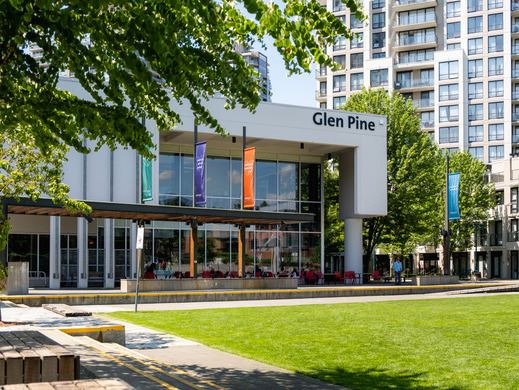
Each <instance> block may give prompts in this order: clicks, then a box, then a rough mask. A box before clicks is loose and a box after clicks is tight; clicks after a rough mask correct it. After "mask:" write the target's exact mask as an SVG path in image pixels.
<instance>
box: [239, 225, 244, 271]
mask: <svg viewBox="0 0 519 390" xmlns="http://www.w3.org/2000/svg"><path fill="white" fill-rule="evenodd" d="M244 256H245V226H243V225H241V226H240V230H239V231H238V276H239V277H240V278H243V274H244V272H243V271H244V266H243V265H244V262H243V257H244Z"/></svg>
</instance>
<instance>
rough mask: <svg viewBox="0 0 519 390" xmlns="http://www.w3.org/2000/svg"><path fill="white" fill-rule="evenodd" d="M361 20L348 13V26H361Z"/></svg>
mask: <svg viewBox="0 0 519 390" xmlns="http://www.w3.org/2000/svg"><path fill="white" fill-rule="evenodd" d="M362 27H363V26H362V20H360V19H357V17H356V16H355V14H351V15H350V28H362Z"/></svg>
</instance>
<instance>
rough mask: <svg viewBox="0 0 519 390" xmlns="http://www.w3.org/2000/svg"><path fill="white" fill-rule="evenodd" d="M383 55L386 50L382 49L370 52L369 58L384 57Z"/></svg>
mask: <svg viewBox="0 0 519 390" xmlns="http://www.w3.org/2000/svg"><path fill="white" fill-rule="evenodd" d="M385 56H386V52H384V51H381V52H378V53H372V54H371V58H373V59H375V58H384V57H385Z"/></svg>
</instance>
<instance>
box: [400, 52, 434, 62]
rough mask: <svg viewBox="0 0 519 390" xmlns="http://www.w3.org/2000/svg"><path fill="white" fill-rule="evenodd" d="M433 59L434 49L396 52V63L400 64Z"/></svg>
mask: <svg viewBox="0 0 519 390" xmlns="http://www.w3.org/2000/svg"><path fill="white" fill-rule="evenodd" d="M433 59H434V49H425V50H412V51H403V52H400V53H399V54H398V63H400V64H409V63H413V62H423V61H432V60H433Z"/></svg>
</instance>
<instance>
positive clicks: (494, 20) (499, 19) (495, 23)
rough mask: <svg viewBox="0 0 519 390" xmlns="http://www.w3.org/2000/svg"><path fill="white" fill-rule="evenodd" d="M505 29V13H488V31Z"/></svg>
mask: <svg viewBox="0 0 519 390" xmlns="http://www.w3.org/2000/svg"><path fill="white" fill-rule="evenodd" d="M502 29H503V14H492V15H488V31H496V30H502Z"/></svg>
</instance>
